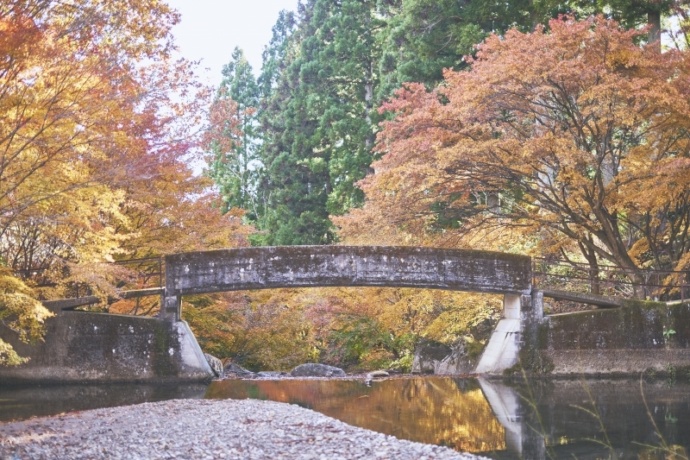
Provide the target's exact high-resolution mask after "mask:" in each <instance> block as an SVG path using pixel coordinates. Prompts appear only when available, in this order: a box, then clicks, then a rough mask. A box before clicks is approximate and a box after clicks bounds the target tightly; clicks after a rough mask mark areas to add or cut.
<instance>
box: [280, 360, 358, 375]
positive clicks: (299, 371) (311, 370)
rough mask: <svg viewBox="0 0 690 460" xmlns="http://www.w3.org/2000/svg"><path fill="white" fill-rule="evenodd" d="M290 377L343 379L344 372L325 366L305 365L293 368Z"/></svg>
mask: <svg viewBox="0 0 690 460" xmlns="http://www.w3.org/2000/svg"><path fill="white" fill-rule="evenodd" d="M290 375H291V376H292V377H345V375H346V374H345V371H344V370H342V369H340V368H339V367H334V366H327V365H326V364H318V363H306V364H300V365H299V366H297V367H296V368H294V369H293V370H292V371H291V372H290Z"/></svg>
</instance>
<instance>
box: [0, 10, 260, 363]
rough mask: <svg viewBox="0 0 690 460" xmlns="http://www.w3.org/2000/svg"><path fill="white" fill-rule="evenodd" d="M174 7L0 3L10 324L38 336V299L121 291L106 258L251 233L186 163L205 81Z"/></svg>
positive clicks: (3, 249) (1, 201) (3, 254)
mask: <svg viewBox="0 0 690 460" xmlns="http://www.w3.org/2000/svg"><path fill="white" fill-rule="evenodd" d="M178 19H179V16H178V15H177V13H176V12H174V11H173V10H171V9H170V8H169V7H168V6H167V5H165V4H164V3H158V2H129V1H124V0H122V1H121V0H112V1H107V2H102V1H91V0H76V1H71V2H57V1H56V2H53V1H32V0H16V1H11V2H5V3H3V4H2V6H0V48H1V49H2V54H3V55H4V56H7V59H4V60H2V62H0V120H1V121H0V265H2V266H5V267H7V268H8V269H10V270H6V269H4V268H3V269H2V270H3V271H2V273H1V276H0V278H2V281H1V282H2V283H3V286H5V287H6V289H5V290H4V293H3V298H2V300H0V320H2V322H3V324H4V325H5V326H8V327H10V328H13V329H17V330H18V331H19V332H20V333H21V331H22V330H27V328H30V329H31V331H30V332H31V333H30V334H28V335H27V337H28V336H29V335H30V336H32V337H33V336H34V335H35V334H33V331H36V330H38V328H37V327H36V326H35V325H36V324H37V323H40V321H41V320H42V318H44V317H45V316H46V315H45V312H44V311H43V310H41V309H40V308H38V307H39V306H40V304H39V303H38V302H37V301H36V300H35V299H36V298H46V297H49V298H54V297H62V296H74V295H84V294H99V295H101V296H103V297H104V298H105V297H106V296H109V295H115V294H116V292H115V283H117V282H119V281H121V280H122V277H123V276H126V275H127V273H125V272H126V270H123V269H122V268H121V267H119V266H118V265H116V264H113V263H112V262H113V261H114V260H117V259H121V258H133V257H146V256H159V255H161V254H164V253H167V252H174V251H179V250H192V249H201V248H204V247H227V246H233V245H243V244H246V237H247V234H248V233H249V232H250V231H251V230H250V229H248V228H247V227H245V226H243V225H242V224H241V213H231V214H229V215H226V216H221V215H220V213H218V211H217V210H218V206H217V203H216V202H215V198H214V197H212V196H211V195H210V194H209V193H208V190H209V188H210V185H211V184H210V182H209V181H208V179H206V178H199V177H195V176H194V175H193V174H192V171H191V169H190V167H189V164H188V160H189V158H190V155H191V152H193V151H194V148H195V147H196V146H198V145H199V134H200V132H199V131H200V130H199V129H198V128H197V127H198V126H200V124H201V123H200V122H201V121H202V113H203V112H202V111H201V109H202V108H203V107H204V106H206V104H207V102H208V98H207V97H206V96H207V94H208V92H207V90H206V89H205V88H204V87H202V86H200V85H199V84H198V83H197V82H196V80H195V76H194V70H193V66H192V65H191V64H190V63H188V62H186V61H184V60H177V59H175V58H174V43H173V41H172V36H171V34H170V30H171V27H172V26H173V25H174V24H175V23H176V22H177V20H178ZM200 222H204V223H207V224H208V225H209V226H208V227H204V226H202V225H199V223H200ZM20 278H24V281H22V280H21V279H20ZM36 284H39V285H42V284H48V285H49V286H47V287H42V286H38V287H36V286H35V285H36ZM8 286H9V287H8ZM31 299H33V300H31ZM32 318H33V321H34V323H29V322H27V321H29V320H31V319H32ZM5 352H6V350H3V353H5ZM6 356H9V355H7V354H5V355H4V357H6ZM4 357H3V359H5V358H4ZM6 361H7V362H8V360H7V359H6ZM12 361H13V362H17V359H16V357H13V358H12Z"/></svg>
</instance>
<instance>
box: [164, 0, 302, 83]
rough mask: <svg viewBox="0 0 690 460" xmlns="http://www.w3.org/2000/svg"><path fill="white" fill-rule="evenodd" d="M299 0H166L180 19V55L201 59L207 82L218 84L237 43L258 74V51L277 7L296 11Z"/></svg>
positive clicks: (177, 39) (177, 36) (177, 35)
mask: <svg viewBox="0 0 690 460" xmlns="http://www.w3.org/2000/svg"><path fill="white" fill-rule="evenodd" d="M297 1H298V0H167V3H168V4H169V5H170V6H172V7H173V8H175V9H176V10H177V11H179V12H180V14H181V16H182V19H181V21H180V23H179V24H178V25H177V26H175V27H174V28H173V35H174V36H175V42H176V43H177V45H178V47H179V48H180V52H181V54H182V55H183V56H184V57H186V58H187V59H190V60H194V61H197V60H201V64H200V68H201V69H204V68H208V69H209V70H208V71H207V72H203V73H202V78H204V80H205V81H206V82H207V83H211V84H213V85H214V86H217V85H218V84H219V83H220V81H221V79H222V76H221V70H222V68H223V66H224V65H225V64H227V63H228V62H229V61H230V57H231V55H232V50H233V49H234V48H235V47H236V46H239V47H240V48H242V49H243V50H244V53H245V55H246V56H247V59H248V60H249V63H250V64H251V65H252V68H253V69H254V74H255V75H258V73H259V71H260V70H261V52H262V51H263V48H264V46H266V45H268V42H269V41H270V39H271V29H272V28H273V25H274V24H275V22H276V20H277V19H278V13H279V12H280V10H289V11H296V10H297Z"/></svg>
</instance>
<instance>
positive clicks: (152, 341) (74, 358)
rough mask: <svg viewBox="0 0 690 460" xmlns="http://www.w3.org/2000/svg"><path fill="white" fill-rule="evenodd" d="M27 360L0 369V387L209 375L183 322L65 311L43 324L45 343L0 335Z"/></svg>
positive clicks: (208, 377)
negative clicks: (25, 383)
mask: <svg viewBox="0 0 690 460" xmlns="http://www.w3.org/2000/svg"><path fill="white" fill-rule="evenodd" d="M0 337H2V338H3V340H5V341H8V342H10V343H11V344H12V345H13V346H14V347H15V349H16V350H17V351H18V352H19V354H20V355H21V356H28V357H30V358H31V360H30V361H29V362H28V363H26V364H23V365H21V366H17V367H0V381H2V382H3V383H21V382H42V383H46V382H53V383H66V382H137V381H142V382H143V381H146V382H151V381H178V382H179V381H205V380H211V378H212V376H213V374H212V371H211V368H210V367H209V365H208V363H207V362H206V359H205V358H204V355H203V353H202V351H201V349H200V348H199V345H198V344H197V342H196V339H195V338H194V335H193V334H192V332H191V331H190V330H189V327H188V326H187V324H186V323H184V322H169V321H161V320H158V319H156V318H147V317H135V316H121V315H109V314H99V313H87V312H78V311H71V312H70V311H66V312H62V313H60V314H59V315H57V316H55V317H53V318H50V319H48V320H47V322H46V335H45V341H44V342H40V343H37V344H34V345H27V344H24V343H21V342H19V341H18V339H17V336H16V334H15V333H14V332H13V331H10V330H8V329H0Z"/></svg>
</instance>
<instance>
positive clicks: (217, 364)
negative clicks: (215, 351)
mask: <svg viewBox="0 0 690 460" xmlns="http://www.w3.org/2000/svg"><path fill="white" fill-rule="evenodd" d="M204 357H205V358H206V361H208V365H209V366H211V370H212V371H213V375H215V376H216V377H218V378H223V363H222V362H221V360H220V359H218V358H216V357H215V356H213V355H209V354H208V353H204Z"/></svg>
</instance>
